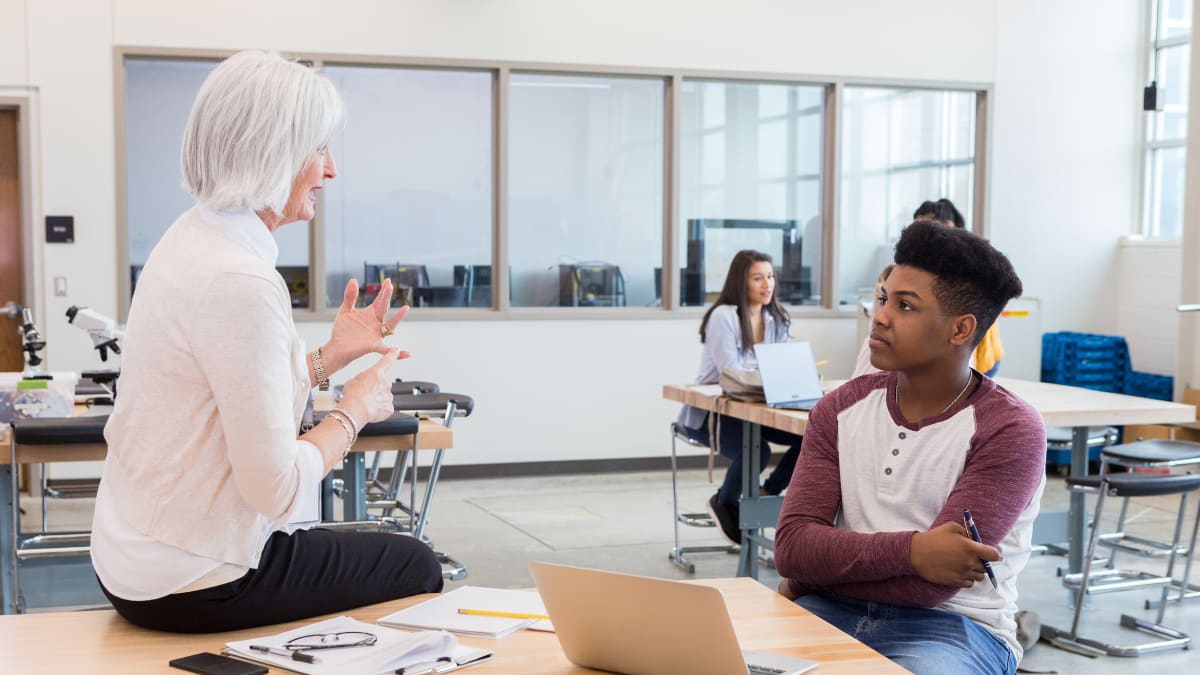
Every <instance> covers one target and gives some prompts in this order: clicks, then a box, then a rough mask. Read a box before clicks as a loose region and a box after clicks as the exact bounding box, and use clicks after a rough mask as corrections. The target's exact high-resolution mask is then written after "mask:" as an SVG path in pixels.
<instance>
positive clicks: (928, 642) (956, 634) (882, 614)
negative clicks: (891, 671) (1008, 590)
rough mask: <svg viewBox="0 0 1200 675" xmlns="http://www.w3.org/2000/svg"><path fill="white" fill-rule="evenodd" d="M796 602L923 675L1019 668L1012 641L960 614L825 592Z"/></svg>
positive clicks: (1008, 671) (1009, 671)
mask: <svg viewBox="0 0 1200 675" xmlns="http://www.w3.org/2000/svg"><path fill="white" fill-rule="evenodd" d="M796 604H797V605H800V606H801V607H803V608H805V609H807V610H808V611H810V612H812V613H813V614H816V615H817V616H819V617H821V618H822V619H824V620H826V621H828V622H829V623H831V624H833V625H834V626H836V627H837V628H838V629H840V630H841V631H842V632H843V633H846V634H848V635H850V636H851V637H853V638H855V639H857V640H858V641H860V642H862V643H863V644H865V645H867V646H868V647H870V648H871V649H874V650H875V651H877V652H879V653H880V654H883V655H884V656H886V657H888V658H889V659H891V660H892V661H894V662H896V663H897V664H899V665H901V666H903V667H904V668H907V669H908V670H911V671H912V672H914V673H917V674H918V675H924V674H926V673H928V674H929V675H958V674H960V673H963V674H966V673H979V674H981V675H982V674H984V673H987V674H988V675H991V674H992V673H1003V674H1004V675H1013V674H1014V673H1016V671H1017V659H1016V656H1015V655H1014V654H1013V652H1012V650H1011V649H1009V647H1008V643H1006V642H1005V641H1004V640H1001V639H1000V638H998V637H996V636H995V635H992V634H991V633H989V632H988V631H987V629H985V628H984V627H983V626H980V625H979V624H977V623H975V622H974V621H972V620H970V619H968V618H967V617H965V616H961V615H959V614H954V613H952V612H946V611H943V610H940V609H928V608H925V607H900V606H897V605H887V604H883V603H880V602H867V601H865V600H853V599H851V598H843V597H839V596H835V595H819V594H813V595H805V596H802V597H800V598H797V599H796Z"/></svg>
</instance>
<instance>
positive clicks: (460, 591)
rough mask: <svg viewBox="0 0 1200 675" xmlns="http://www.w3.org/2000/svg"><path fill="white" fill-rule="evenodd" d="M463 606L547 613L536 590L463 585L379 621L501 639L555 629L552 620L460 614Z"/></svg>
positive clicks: (401, 625) (527, 612)
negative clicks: (516, 633) (522, 632)
mask: <svg viewBox="0 0 1200 675" xmlns="http://www.w3.org/2000/svg"><path fill="white" fill-rule="evenodd" d="M460 609H482V610H490V611H497V612H518V613H522V614H545V613H546V606H545V605H544V604H542V596H540V595H538V594H537V592H536V591H520V590H511V589H503V588H484V587H481V586H460V587H458V588H456V589H454V590H453V591H450V592H449V593H444V594H442V595H439V596H438V597H436V598H433V599H432V600H426V601H425V602H422V603H420V604H417V605H413V606H412V607H408V608H406V609H402V610H400V611H399V612H395V613H392V614H389V615H387V616H385V617H383V618H382V619H380V620H379V623H380V624H383V625H385V626H395V627H398V628H423V629H432V630H438V629H440V630H448V631H450V632H451V633H458V634H459V635H470V636H474V637H486V638H501V637H504V636H505V635H508V634H510V633H512V632H514V631H517V630H520V629H522V628H533V629H534V630H548V631H553V630H554V628H553V626H551V625H550V622H549V621H546V620H537V619H514V618H508V617H500V616H480V615H475V614H459V613H458V610H460Z"/></svg>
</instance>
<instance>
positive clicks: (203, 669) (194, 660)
mask: <svg viewBox="0 0 1200 675" xmlns="http://www.w3.org/2000/svg"><path fill="white" fill-rule="evenodd" d="M167 665H169V666H171V667H172V668H179V669H180V670H187V671H190V672H193V673H200V675H264V674H265V673H266V672H267V669H266V668H265V667H264V666H260V665H258V664H257V663H248V662H246V661H239V660H237V659H231V658H229V657H228V656H221V655H220V654H213V653H210V652H200V653H199V654H192V655H191V656H185V657H183V658H180V659H171V660H170V661H169V662H168V663H167Z"/></svg>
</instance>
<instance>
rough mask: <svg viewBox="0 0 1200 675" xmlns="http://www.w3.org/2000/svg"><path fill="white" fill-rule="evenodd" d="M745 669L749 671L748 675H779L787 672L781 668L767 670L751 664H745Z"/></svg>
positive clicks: (764, 667) (765, 667)
mask: <svg viewBox="0 0 1200 675" xmlns="http://www.w3.org/2000/svg"><path fill="white" fill-rule="evenodd" d="M746 667H747V668H749V669H750V675H779V674H780V673H785V672H787V671H785V670H784V669H783V668H768V667H767V666H756V665H754V664H753V663H747V664H746Z"/></svg>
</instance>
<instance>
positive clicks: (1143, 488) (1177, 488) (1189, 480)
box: [1067, 473, 1200, 497]
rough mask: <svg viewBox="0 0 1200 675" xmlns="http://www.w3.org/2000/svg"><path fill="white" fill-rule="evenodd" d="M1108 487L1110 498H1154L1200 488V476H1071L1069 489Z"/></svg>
mask: <svg viewBox="0 0 1200 675" xmlns="http://www.w3.org/2000/svg"><path fill="white" fill-rule="evenodd" d="M1102 480H1103V482H1104V483H1106V484H1107V485H1108V495H1109V496H1110V497H1153V496H1155V495H1177V494H1183V493H1184V492H1191V491H1193V490H1196V489H1198V488H1200V474H1183V475H1177V476H1175V475H1172V476H1164V475H1161V474H1152V473H1110V474H1108V475H1106V476H1104V477H1103V479H1101V477H1100V476H1070V477H1068V478H1067V485H1068V486H1069V487H1081V488H1093V489H1099V487H1100V484H1101V481H1102Z"/></svg>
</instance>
